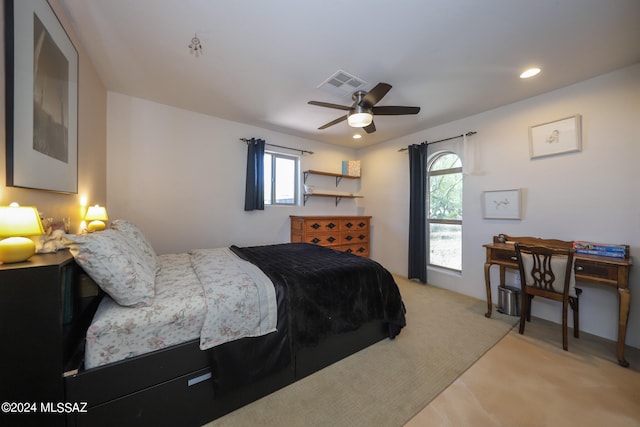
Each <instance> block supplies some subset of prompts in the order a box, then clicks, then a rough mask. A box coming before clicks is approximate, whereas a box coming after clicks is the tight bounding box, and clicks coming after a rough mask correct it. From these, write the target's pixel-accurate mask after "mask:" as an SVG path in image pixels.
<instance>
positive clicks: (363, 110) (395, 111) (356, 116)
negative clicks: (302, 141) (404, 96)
mask: <svg viewBox="0 0 640 427" xmlns="http://www.w3.org/2000/svg"><path fill="white" fill-rule="evenodd" d="M389 90H391V85H390V84H388V83H378V84H377V85H376V86H375V87H374V88H373V89H371V90H370V91H369V92H365V91H363V90H359V91H357V92H354V94H353V95H352V97H351V98H352V99H353V105H351V106H350V107H348V106H346V105H339V104H331V103H328V102H319V101H309V104H311V105H317V106H319V107H327V108H335V109H336V110H344V111H346V112H347V114H345V115H344V116H341V117H338V118H337V119H335V120H333V121H330V122H329V123H327V124H325V125H322V126H320V127H319V128H318V129H319V130H321V129H326V128H328V127H329V126H333V125H335V124H338V123H340V122H343V121H345V120H346V121H347V123H348V124H349V126H351V127H357V128H363V129H364V130H365V132H367V133H373V132H375V131H376V125H375V124H374V123H373V116H374V115H379V116H400V115H405V114H418V113H419V112H420V107H400V106H384V107H376V106H375V105H376V104H377V103H378V102H380V100H381V99H382V98H383V97H384V96H385V95H386V94H387V92H389Z"/></svg>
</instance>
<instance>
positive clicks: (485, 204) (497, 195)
mask: <svg viewBox="0 0 640 427" xmlns="http://www.w3.org/2000/svg"><path fill="white" fill-rule="evenodd" d="M521 193H522V192H521V190H520V189H519V188H517V189H514V190H497V191H484V192H483V193H482V209H483V217H484V218H485V219H520V218H521V211H520V210H521V200H520V199H521Z"/></svg>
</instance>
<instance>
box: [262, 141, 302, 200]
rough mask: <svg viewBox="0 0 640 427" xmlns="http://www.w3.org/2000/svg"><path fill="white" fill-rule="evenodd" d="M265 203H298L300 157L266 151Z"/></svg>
mask: <svg viewBox="0 0 640 427" xmlns="http://www.w3.org/2000/svg"><path fill="white" fill-rule="evenodd" d="M264 204H265V205H297V204H298V157H296V156H289V155H286V154H280V153H273V152H268V151H265V153H264Z"/></svg>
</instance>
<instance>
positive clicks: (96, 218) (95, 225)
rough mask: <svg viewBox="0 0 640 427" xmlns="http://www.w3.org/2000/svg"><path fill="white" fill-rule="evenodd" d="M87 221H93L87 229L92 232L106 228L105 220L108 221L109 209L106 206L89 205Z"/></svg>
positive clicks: (86, 215)
mask: <svg viewBox="0 0 640 427" xmlns="http://www.w3.org/2000/svg"><path fill="white" fill-rule="evenodd" d="M84 220H85V221H91V222H90V223H89V225H87V230H88V231H90V232H94V231H100V230H104V229H105V228H106V225H105V223H104V221H108V220H109V217H108V216H107V210H106V209H105V207H104V206H98V205H95V206H89V209H87V213H86V214H85V216H84Z"/></svg>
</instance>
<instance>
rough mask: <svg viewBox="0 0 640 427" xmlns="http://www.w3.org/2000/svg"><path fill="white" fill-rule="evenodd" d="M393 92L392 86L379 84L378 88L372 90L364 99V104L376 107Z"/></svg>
mask: <svg viewBox="0 0 640 427" xmlns="http://www.w3.org/2000/svg"><path fill="white" fill-rule="evenodd" d="M390 90H391V85H390V84H388V83H378V84H377V85H376V87H374V88H373V89H371V90H370V91H369V92H367V94H366V95H365V96H364V98H363V99H362V101H363V104H366V105H371V106H373V105H376V104H377V103H378V102H379V101H380V100H381V99H382V98H383V97H384V96H385V95H386V94H387V92H389V91H390Z"/></svg>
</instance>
